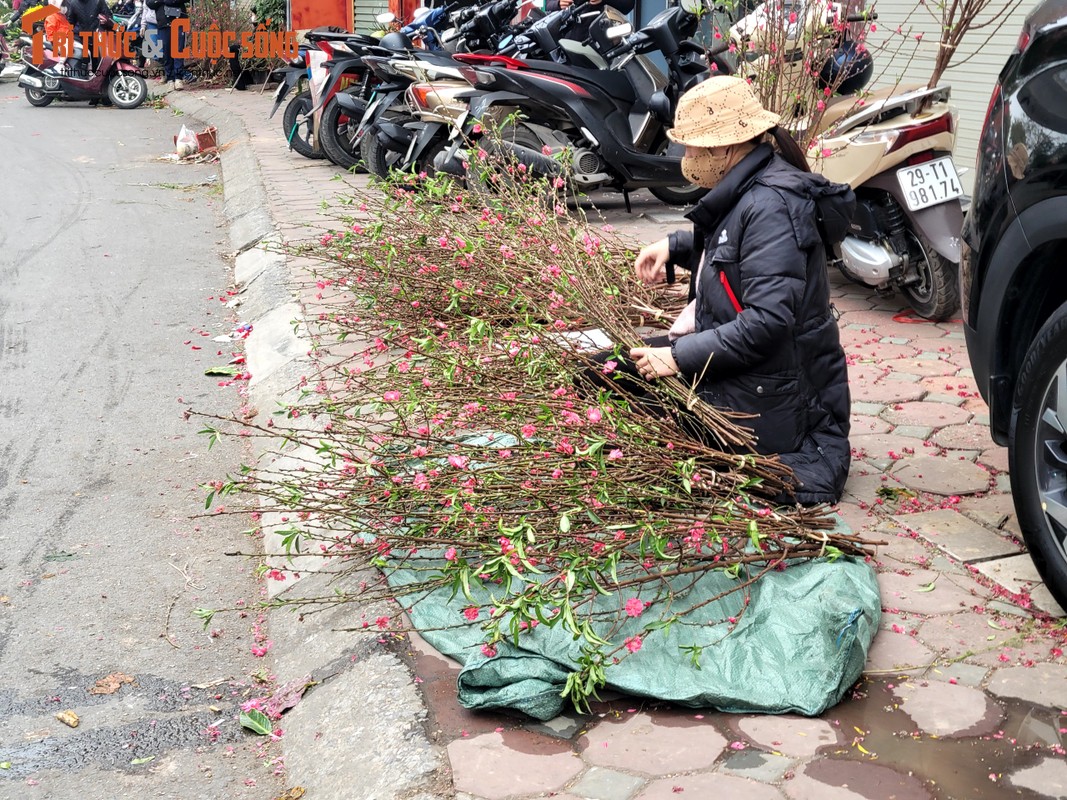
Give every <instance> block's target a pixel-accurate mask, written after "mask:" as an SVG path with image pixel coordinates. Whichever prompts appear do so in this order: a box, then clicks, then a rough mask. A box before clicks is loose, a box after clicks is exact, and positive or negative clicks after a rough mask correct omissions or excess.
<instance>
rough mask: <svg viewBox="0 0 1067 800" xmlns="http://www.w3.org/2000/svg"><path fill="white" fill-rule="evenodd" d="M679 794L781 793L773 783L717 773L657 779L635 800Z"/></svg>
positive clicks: (775, 796)
mask: <svg viewBox="0 0 1067 800" xmlns="http://www.w3.org/2000/svg"><path fill="white" fill-rule="evenodd" d="M678 795H682V796H683V797H689V798H692V797H696V798H713V797H716V798H724V800H725V798H729V799H730V800H783V795H782V793H781V792H779V791H778V790H777V789H776V788H774V787H773V786H768V785H767V784H765V783H757V782H756V781H750V780H747V779H746V778H738V777H734V776H731V775H719V774H717V773H708V774H704V775H679V776H677V777H674V778H667V779H665V780H659V781H656V782H655V783H652V784H651V785H650V786H649V787H648V788H647V789H645V790H644V791H642V792H641V793H640V794H639V795H637V798H636V800H677V798H678Z"/></svg>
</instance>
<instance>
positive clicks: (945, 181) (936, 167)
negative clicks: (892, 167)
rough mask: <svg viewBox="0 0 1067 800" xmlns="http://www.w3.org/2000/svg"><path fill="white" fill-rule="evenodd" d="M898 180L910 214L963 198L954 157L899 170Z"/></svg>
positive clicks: (937, 159) (946, 157)
mask: <svg viewBox="0 0 1067 800" xmlns="http://www.w3.org/2000/svg"><path fill="white" fill-rule="evenodd" d="M897 180H898V181H899V182H900V188H901V190H902V191H903V193H904V202H905V203H907V206H908V210H909V211H919V210H920V209H923V208H929V207H930V206H936V205H938V204H940V203H946V202H948V201H949V200H955V199H956V198H957V197H961V196H962V195H963V187H962V186H960V177H959V175H957V174H956V166H955V165H954V164H953V163H952V156H945V157H944V158H936V159H934V160H933V161H927V162H926V163H924V164H916V165H915V166H914V167H904V168H903V169H898V170H897Z"/></svg>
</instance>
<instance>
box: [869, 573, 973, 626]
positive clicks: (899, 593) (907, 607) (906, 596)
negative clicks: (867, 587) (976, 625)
mask: <svg viewBox="0 0 1067 800" xmlns="http://www.w3.org/2000/svg"><path fill="white" fill-rule="evenodd" d="M963 580H968V581H970V579H969V578H965V579H963ZM971 583H972V584H973V585H974V587H975V591H974V592H972V591H969V590H967V589H962V588H960V587H959V586H957V585H956V584H955V583H954V582H953V581H952V579H951V578H950V577H948V576H947V575H945V574H944V573H942V572H935V571H933V570H929V569H916V570H912V571H911V572H910V573H909V574H907V575H900V574H897V573H895V572H882V573H879V575H878V586H879V588H881V590H882V607H883V608H885V609H887V610H888V609H896V610H899V611H910V612H912V613H914V614H924V615H931V614H949V613H953V612H956V611H959V610H960V609H961V608H964V609H965V608H970V607H971V606H972V605H975V604H977V603H979V602H980V598H981V596H980V595H978V594H977V590H978V589H980V588H981V587H979V586H978V584H976V583H973V581H971ZM931 585H933V589H932V590H927V587H929V586H931ZM920 590H923V591H920Z"/></svg>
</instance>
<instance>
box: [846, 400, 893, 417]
mask: <svg viewBox="0 0 1067 800" xmlns="http://www.w3.org/2000/svg"><path fill="white" fill-rule="evenodd" d="M884 410H885V403H864V402H862V401H861V402H857V401H856V398H852V413H853V414H865V415H867V416H871V417H877V416H878V415H879V414H881V413H882V411H884Z"/></svg>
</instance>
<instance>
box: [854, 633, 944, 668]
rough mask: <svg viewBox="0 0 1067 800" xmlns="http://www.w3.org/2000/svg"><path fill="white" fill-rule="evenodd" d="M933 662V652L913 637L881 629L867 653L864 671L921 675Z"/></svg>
mask: <svg viewBox="0 0 1067 800" xmlns="http://www.w3.org/2000/svg"><path fill="white" fill-rule="evenodd" d="M933 663H934V653H933V651H931V650H930V649H929V648H927V647H926V646H925V645H923V644H922V643H921V642H919V641H917V640H916V639H915V638H914V637H912V636H908V635H907V634H904V633H893V632H892V631H886V630H882V631H879V633H878V635H877V636H875V638H874V644H872V645H871V649H870V650H869V651H868V653H867V663H866V665H864V672H867V673H878V674H888V675H921V674H922V673H924V672H926V670H927V669H929V667H930V665H931V664H933Z"/></svg>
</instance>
